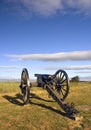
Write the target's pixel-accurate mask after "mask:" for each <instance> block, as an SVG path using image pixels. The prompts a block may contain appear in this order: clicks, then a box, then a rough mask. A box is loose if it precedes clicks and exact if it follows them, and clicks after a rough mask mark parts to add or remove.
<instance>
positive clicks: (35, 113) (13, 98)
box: [0, 82, 91, 130]
mask: <svg viewBox="0 0 91 130" xmlns="http://www.w3.org/2000/svg"><path fill="white" fill-rule="evenodd" d="M30 100H31V103H29V104H27V105H23V102H22V97H21V93H20V89H19V83H11V82H7V83H0V130H5V129H7V130H91V82H89V83H88V82H79V83H70V93H69V95H68V97H67V98H66V100H65V102H68V103H71V102H73V103H75V108H76V109H77V110H78V111H79V112H80V115H81V116H82V117H83V119H82V120H78V121H76V120H72V119H71V118H70V117H67V116H66V115H65V114H64V111H63V110H62V109H61V108H60V107H59V105H58V104H57V103H56V102H55V101H54V100H53V99H52V98H49V97H48V93H47V91H46V90H43V89H42V88H38V87H35V86H34V85H33V87H32V88H31V97H30Z"/></svg>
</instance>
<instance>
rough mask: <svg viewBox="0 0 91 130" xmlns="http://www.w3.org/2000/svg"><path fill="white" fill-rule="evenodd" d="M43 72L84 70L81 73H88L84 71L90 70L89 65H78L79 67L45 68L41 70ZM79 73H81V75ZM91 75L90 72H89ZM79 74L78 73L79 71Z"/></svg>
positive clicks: (90, 66)
mask: <svg viewBox="0 0 91 130" xmlns="http://www.w3.org/2000/svg"><path fill="white" fill-rule="evenodd" d="M43 69H44V70H59V69H63V70H84V71H82V72H83V73H86V72H88V71H85V70H91V65H80V66H64V67H53V66H50V67H45V68H43ZM82 72H81V73H82ZM89 72H90V73H91V71H89ZM79 73H80V71H79Z"/></svg>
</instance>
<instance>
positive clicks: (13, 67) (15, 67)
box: [0, 66, 19, 69]
mask: <svg viewBox="0 0 91 130" xmlns="http://www.w3.org/2000/svg"><path fill="white" fill-rule="evenodd" d="M0 68H6V69H17V68H19V67H18V66H0Z"/></svg>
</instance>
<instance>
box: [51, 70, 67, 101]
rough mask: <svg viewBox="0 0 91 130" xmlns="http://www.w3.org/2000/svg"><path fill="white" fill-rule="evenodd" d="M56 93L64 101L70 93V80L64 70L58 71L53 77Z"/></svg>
mask: <svg viewBox="0 0 91 130" xmlns="http://www.w3.org/2000/svg"><path fill="white" fill-rule="evenodd" d="M53 82H54V83H53V84H54V91H55V93H56V94H57V95H58V96H59V98H60V99H61V100H62V101H63V100H64V99H65V98H66V97H67V95H68V93H69V79H68V75H67V73H66V72H65V71H64V70H58V71H57V72H56V73H55V74H54V76H53Z"/></svg>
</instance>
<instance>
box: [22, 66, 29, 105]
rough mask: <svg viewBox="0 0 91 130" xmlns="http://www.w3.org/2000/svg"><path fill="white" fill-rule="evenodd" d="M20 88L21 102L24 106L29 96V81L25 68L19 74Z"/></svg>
mask: <svg viewBox="0 0 91 130" xmlns="http://www.w3.org/2000/svg"><path fill="white" fill-rule="evenodd" d="M20 88H21V91H22V95H23V102H24V104H26V103H28V102H29V96H30V80H29V74H28V71H27V69H26V68H24V69H23V70H22V73H21V84H20Z"/></svg>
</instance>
